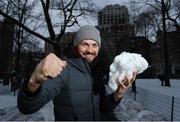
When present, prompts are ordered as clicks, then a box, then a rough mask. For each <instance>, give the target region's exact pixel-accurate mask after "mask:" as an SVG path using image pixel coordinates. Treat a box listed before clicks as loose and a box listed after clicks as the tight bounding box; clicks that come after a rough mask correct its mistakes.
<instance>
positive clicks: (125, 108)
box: [114, 97, 168, 121]
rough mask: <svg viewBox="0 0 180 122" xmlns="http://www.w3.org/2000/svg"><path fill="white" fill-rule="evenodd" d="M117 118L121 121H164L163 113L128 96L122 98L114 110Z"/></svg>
mask: <svg viewBox="0 0 180 122" xmlns="http://www.w3.org/2000/svg"><path fill="white" fill-rule="evenodd" d="M114 113H115V116H116V118H117V120H123V121H165V120H168V119H167V118H166V117H165V116H164V115H163V114H160V113H156V112H153V111H150V110H148V109H146V108H144V107H143V106H142V105H140V104H139V103H137V102H135V101H134V100H132V99H130V98H127V97H125V98H123V99H122V101H121V103H120V105H119V106H118V107H117V108H116V109H115V111H114Z"/></svg>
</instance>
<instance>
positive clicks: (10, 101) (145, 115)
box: [0, 79, 180, 121]
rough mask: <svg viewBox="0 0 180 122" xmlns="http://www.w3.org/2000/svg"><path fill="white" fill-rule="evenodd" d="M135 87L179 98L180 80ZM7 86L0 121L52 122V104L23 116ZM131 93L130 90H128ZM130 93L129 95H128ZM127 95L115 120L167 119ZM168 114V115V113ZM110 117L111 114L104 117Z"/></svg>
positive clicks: (0, 100) (149, 81) (141, 81)
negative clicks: (169, 84) (169, 85)
mask: <svg viewBox="0 0 180 122" xmlns="http://www.w3.org/2000/svg"><path fill="white" fill-rule="evenodd" d="M136 86H137V87H141V88H143V89H147V90H150V91H153V92H157V93H161V94H165V95H168V96H175V97H177V98H180V94H179V88H180V80H179V79H178V80H177V79H171V87H164V86H163V87H162V86H161V82H160V81H159V80H158V79H136ZM6 87H7V86H2V85H1V84H0V92H2V89H3V88H5V90H7V91H6V93H4V92H3V94H1V93H0V121H11V120H16V121H18V120H24V121H26V120H30V121H38V120H40V121H44V120H46V121H53V120H54V114H53V105H52V102H49V103H48V104H47V105H46V106H44V107H43V108H42V109H41V110H40V111H38V112H36V113H34V114H31V115H23V114H21V113H20V112H19V111H18V109H17V107H16V105H17V93H16V96H14V94H13V93H12V92H11V93H10V91H9V90H10V88H9V87H7V88H6ZM130 91H131V88H130ZM129 93H130V94H129ZM129 93H127V94H126V95H125V96H124V98H123V99H122V101H121V103H120V104H119V106H118V107H117V108H116V109H115V111H114V115H115V116H116V119H118V120H123V121H126V120H128V121H166V120H168V118H166V116H164V115H163V113H156V112H154V111H152V110H149V109H147V108H146V107H145V106H142V105H141V104H140V103H138V102H136V101H134V100H133V99H132V95H133V94H132V93H131V92H129ZM169 114H170V113H169ZM109 116H111V114H109V115H107V116H106V117H109Z"/></svg>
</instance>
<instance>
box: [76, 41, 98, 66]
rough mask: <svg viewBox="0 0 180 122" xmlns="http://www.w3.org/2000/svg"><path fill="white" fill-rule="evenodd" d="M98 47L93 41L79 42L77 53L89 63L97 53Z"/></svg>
mask: <svg viewBox="0 0 180 122" xmlns="http://www.w3.org/2000/svg"><path fill="white" fill-rule="evenodd" d="M99 49H100V47H99V45H98V43H97V42H96V41H94V40H90V39H87V40H83V41H81V42H79V44H78V46H77V51H78V53H79V54H80V55H81V57H83V58H84V59H85V60H86V61H87V62H88V63H91V62H92V61H93V60H94V59H95V58H96V57H97V55H98V53H99Z"/></svg>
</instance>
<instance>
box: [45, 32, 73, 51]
mask: <svg viewBox="0 0 180 122" xmlns="http://www.w3.org/2000/svg"><path fill="white" fill-rule="evenodd" d="M74 36H75V32H67V33H65V34H64V36H63V38H62V39H61V40H60V41H59V44H60V47H59V48H60V51H61V53H63V51H64V49H66V48H67V47H68V45H69V44H70V43H72V42H73V40H74ZM51 52H54V49H53V45H52V44H49V43H47V42H46V43H45V53H46V54H48V53H51Z"/></svg>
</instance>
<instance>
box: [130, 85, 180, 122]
mask: <svg viewBox="0 0 180 122" xmlns="http://www.w3.org/2000/svg"><path fill="white" fill-rule="evenodd" d="M136 89H137V93H133V94H134V95H132V97H133V99H134V100H135V101H137V102H138V103H140V104H141V105H143V106H144V107H146V108H148V109H150V110H152V111H154V112H157V113H161V114H163V115H164V116H165V117H166V118H167V119H168V121H179V120H180V98H176V97H174V96H167V95H164V94H161V93H157V92H153V91H150V90H147V89H143V88H139V87H137V88H136Z"/></svg>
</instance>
